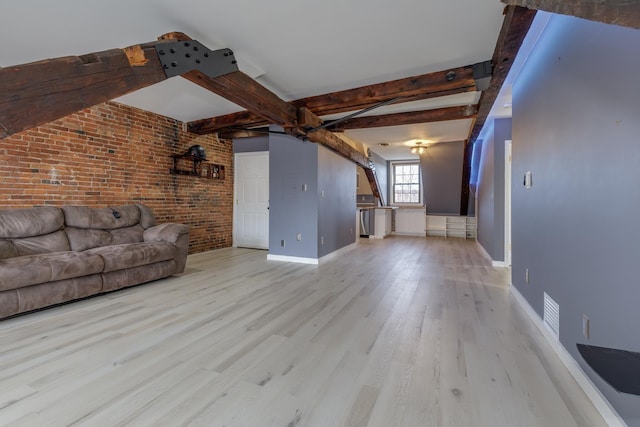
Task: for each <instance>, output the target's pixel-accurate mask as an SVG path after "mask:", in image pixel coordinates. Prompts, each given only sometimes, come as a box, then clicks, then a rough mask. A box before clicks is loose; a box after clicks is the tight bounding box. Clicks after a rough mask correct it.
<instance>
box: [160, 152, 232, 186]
mask: <svg viewBox="0 0 640 427" xmlns="http://www.w3.org/2000/svg"><path fill="white" fill-rule="evenodd" d="M171 157H172V158H173V168H171V169H169V173H171V174H173V175H189V176H195V177H201V178H209V179H224V166H223V165H217V164H213V163H208V162H207V161H206V160H207V155H206V153H205V151H204V148H203V147H202V146H201V145H192V146H191V147H189V149H188V150H187V151H186V152H185V153H183V154H173V155H172V156H171ZM180 159H184V160H187V161H189V162H190V163H189V166H190V168H189V169H181V168H179V161H180Z"/></svg>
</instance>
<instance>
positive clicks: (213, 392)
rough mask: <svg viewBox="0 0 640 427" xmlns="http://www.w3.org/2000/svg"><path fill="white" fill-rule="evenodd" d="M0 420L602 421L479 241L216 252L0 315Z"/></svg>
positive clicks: (328, 425) (391, 241)
mask: <svg viewBox="0 0 640 427" xmlns="http://www.w3.org/2000/svg"><path fill="white" fill-rule="evenodd" d="M0 425H2V426H67V425H81V426H117V425H118V426H119V425H127V426H138V425H140V426H145V425H158V426H180V425H203V426H248V427H254V426H256V427H261V426H281V427H295V426H323V427H333V426H381V427H389V426H416V427H418V426H420V427H422V426H492V427H495V426H518V427H521V426H554V427H555V426H562V427H564V426H581V427H582V426H601V425H605V423H604V422H603V420H602V418H601V417H600V416H599V415H598V413H597V412H596V410H595V409H594V407H593V406H592V405H591V403H590V402H589V401H588V400H587V398H586V396H585V395H584V393H583V392H582V391H581V390H580V389H579V387H578V386H577V384H576V383H575V381H574V380H573V379H572V377H571V376H570V375H569V373H568V372H567V371H566V370H565V369H564V368H563V366H562V365H561V363H560V361H559V360H558V359H557V357H556V356H555V355H554V354H553V353H552V351H551V349H550V348H549V346H548V345H547V344H546V342H545V341H544V339H543V338H542V336H541V335H540V333H539V331H537V329H536V328H535V326H534V325H533V324H532V323H531V322H530V320H529V319H528V318H527V317H526V315H524V314H522V313H521V310H520V308H519V307H518V306H517V304H516V303H515V302H514V301H513V300H512V298H511V297H510V295H509V288H508V285H507V273H506V271H505V270H504V269H499V268H493V267H491V266H490V263H489V262H488V261H487V260H486V259H485V258H483V256H482V255H481V253H480V251H479V250H478V247H477V246H476V243H475V242H473V241H465V240H461V239H448V240H443V239H440V238H427V239H425V238H412V237H392V238H388V239H384V240H375V241H369V240H362V241H361V242H359V243H358V245H356V246H355V247H354V248H352V249H349V250H348V251H347V253H346V254H342V255H340V256H336V257H334V258H333V259H331V260H328V261H326V262H325V263H323V264H322V265H320V266H310V265H301V264H292V263H285V262H278V261H267V260H266V252H264V251H256V250H248V249H237V248H229V249H222V250H217V251H211V252H207V253H201V254H196V255H192V256H190V257H189V260H188V264H187V270H186V272H185V274H184V275H182V276H181V277H174V278H170V279H166V280H161V281H157V282H155V283H151V284H147V285H142V286H138V287H135V288H130V289H126V290H123V291H120V292H116V293H112V294H108V295H103V296H99V297H96V298H91V299H88V300H84V301H80V302H75V303H72V304H69V305H65V306H61V307H56V308H52V309H47V310H44V311H41V312H37V313H31V314H28V315H25V316H20V317H17V318H13V319H8V320H4V321H0Z"/></svg>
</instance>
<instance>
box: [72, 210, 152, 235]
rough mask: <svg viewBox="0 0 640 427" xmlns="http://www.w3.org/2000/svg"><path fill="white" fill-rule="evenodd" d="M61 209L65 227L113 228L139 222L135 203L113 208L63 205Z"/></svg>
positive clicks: (138, 212)
mask: <svg viewBox="0 0 640 427" xmlns="http://www.w3.org/2000/svg"><path fill="white" fill-rule="evenodd" d="M62 210H63V211H64V223H65V225H66V226H67V227H76V228H92V229H97V230H113V229H116V228H123V227H131V226H133V225H136V224H139V223H140V209H138V207H137V206H136V205H124V206H116V207H113V208H90V207H88V206H63V207H62Z"/></svg>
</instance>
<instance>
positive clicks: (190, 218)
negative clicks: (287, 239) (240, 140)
mask: <svg viewBox="0 0 640 427" xmlns="http://www.w3.org/2000/svg"><path fill="white" fill-rule="evenodd" d="M193 144H200V145H202V146H203V147H204V148H205V150H206V152H207V159H208V161H210V162H212V163H219V164H222V165H224V166H225V179H224V180H222V181H217V180H209V179H205V178H197V177H190V176H182V175H171V174H169V169H170V168H171V167H173V161H172V159H171V155H172V154H176V153H183V152H185V151H186V150H187V149H188V148H189V147H190V146H191V145H193ZM232 160H233V153H232V148H231V143H230V142H229V141H226V142H225V141H218V140H217V139H216V138H215V136H212V135H209V136H198V135H193V134H189V133H187V132H183V131H182V123H181V122H179V121H176V120H172V119H169V118H167V117H164V116H159V115H156V114H153V113H148V112H146V111H142V110H138V109H135V108H132V107H129V106H125V105H122V104H117V103H114V102H107V103H104V104H100V105H97V106H95V107H92V108H88V109H85V110H82V111H80V112H78V113H75V114H72V115H69V116H67V117H64V118H62V119H60V120H57V121H55V122H51V123H48V124H46V125H43V126H38V127H37V128H34V129H29V130H26V131H24V132H21V133H18V134H15V135H12V136H10V137H8V138H6V139H3V140H1V141H0V206H1V207H2V208H21V207H31V206H38V205H55V206H62V205H71V204H76V205H86V206H94V207H104V206H114V205H122V204H126V203H144V204H145V205H147V206H149V207H150V208H151V209H153V211H154V213H155V215H156V218H157V220H158V222H181V223H184V224H188V225H189V226H190V227H191V236H192V237H191V243H190V248H189V250H190V252H191V253H195V252H202V251H206V250H210V249H216V248H221V247H228V246H231V242H232V240H231V232H232V215H233V214H232V212H233V165H232ZM181 167H182V166H181Z"/></svg>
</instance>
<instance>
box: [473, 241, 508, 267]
mask: <svg viewBox="0 0 640 427" xmlns="http://www.w3.org/2000/svg"><path fill="white" fill-rule="evenodd" d="M476 243H477V244H478V248H480V252H482V255H484V257H485V258H487V259H488V260H489V261H491V265H492V266H493V267H500V268H506V267H507V265H506V264H505V262H504V261H494V260H493V258H491V255H489V252H487V250H486V249H485V248H484V246H482V244H481V243H480V242H479V241H478V240H477V239H476Z"/></svg>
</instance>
